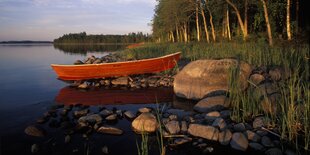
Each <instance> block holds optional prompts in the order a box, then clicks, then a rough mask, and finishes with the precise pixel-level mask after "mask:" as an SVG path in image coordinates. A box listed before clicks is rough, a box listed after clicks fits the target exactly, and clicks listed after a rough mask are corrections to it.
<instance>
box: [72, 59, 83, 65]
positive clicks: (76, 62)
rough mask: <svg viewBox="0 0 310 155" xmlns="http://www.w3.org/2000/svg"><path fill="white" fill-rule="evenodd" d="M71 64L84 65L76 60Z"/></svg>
mask: <svg viewBox="0 0 310 155" xmlns="http://www.w3.org/2000/svg"><path fill="white" fill-rule="evenodd" d="M73 64H74V65H81V64H84V63H83V61H81V60H76V61H75V62H74V63H73Z"/></svg>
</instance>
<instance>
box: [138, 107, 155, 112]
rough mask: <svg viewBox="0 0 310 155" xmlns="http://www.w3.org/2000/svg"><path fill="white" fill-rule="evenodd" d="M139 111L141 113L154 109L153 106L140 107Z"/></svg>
mask: <svg viewBox="0 0 310 155" xmlns="http://www.w3.org/2000/svg"><path fill="white" fill-rule="evenodd" d="M138 111H139V112H140V113H146V112H151V111H152V109H151V108H146V107H143V108H140V109H139V110H138Z"/></svg>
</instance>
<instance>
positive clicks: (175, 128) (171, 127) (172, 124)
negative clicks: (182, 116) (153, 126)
mask: <svg viewBox="0 0 310 155" xmlns="http://www.w3.org/2000/svg"><path fill="white" fill-rule="evenodd" d="M165 128H166V129H167V131H168V132H169V133H170V134H173V135H174V134H177V133H179V132H180V130H181V129H180V125H179V122H178V121H169V122H168V123H167V124H165Z"/></svg>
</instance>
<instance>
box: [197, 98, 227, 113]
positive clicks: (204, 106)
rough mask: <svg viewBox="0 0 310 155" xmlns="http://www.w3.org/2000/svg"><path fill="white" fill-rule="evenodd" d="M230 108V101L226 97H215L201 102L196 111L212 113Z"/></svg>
mask: <svg viewBox="0 0 310 155" xmlns="http://www.w3.org/2000/svg"><path fill="white" fill-rule="evenodd" d="M228 106H229V100H228V98H227V97H226V96H224V95H222V96H213V97H207V98H204V99H202V100H200V101H199V102H198V103H197V104H196V105H195V106H194V108H193V109H194V110H196V111H198V112H201V113H203V112H210V111H214V110H215V111H220V110H222V109H224V108H225V107H226V108H227V107H228Z"/></svg>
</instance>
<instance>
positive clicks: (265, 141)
mask: <svg viewBox="0 0 310 155" xmlns="http://www.w3.org/2000/svg"><path fill="white" fill-rule="evenodd" d="M261 143H262V145H264V146H265V147H274V144H273V142H272V141H271V139H270V138H269V137H267V136H263V137H262V141H261Z"/></svg>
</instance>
